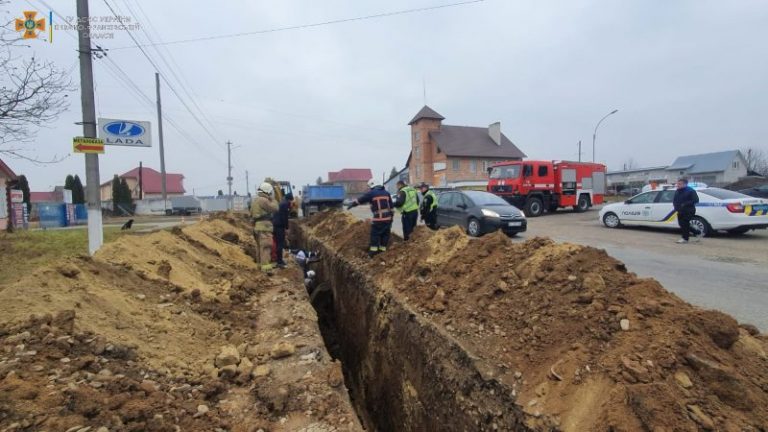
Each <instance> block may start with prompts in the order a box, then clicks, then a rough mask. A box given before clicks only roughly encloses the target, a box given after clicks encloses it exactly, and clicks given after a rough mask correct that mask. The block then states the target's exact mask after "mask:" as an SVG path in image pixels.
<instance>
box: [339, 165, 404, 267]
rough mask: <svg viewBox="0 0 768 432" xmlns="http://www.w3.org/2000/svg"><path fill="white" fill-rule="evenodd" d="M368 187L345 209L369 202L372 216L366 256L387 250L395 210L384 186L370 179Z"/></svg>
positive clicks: (372, 255)
mask: <svg viewBox="0 0 768 432" xmlns="http://www.w3.org/2000/svg"><path fill="white" fill-rule="evenodd" d="M368 187H369V188H370V190H369V191H368V192H367V193H365V194H364V195H363V196H361V197H360V198H358V199H356V200H354V201H352V204H350V205H348V206H347V210H349V209H351V208H352V207H356V206H358V205H360V204H370V206H371V213H372V214H373V218H372V219H371V241H370V243H369V246H368V256H370V257H374V256H375V255H377V254H380V253H382V252H386V251H387V246H388V245H389V236H390V233H391V231H392V218H393V216H394V211H395V210H394V206H393V205H392V197H391V196H390V195H389V192H387V191H386V189H384V186H382V185H377V184H376V182H375V181H374V180H373V179H371V180H369V181H368Z"/></svg>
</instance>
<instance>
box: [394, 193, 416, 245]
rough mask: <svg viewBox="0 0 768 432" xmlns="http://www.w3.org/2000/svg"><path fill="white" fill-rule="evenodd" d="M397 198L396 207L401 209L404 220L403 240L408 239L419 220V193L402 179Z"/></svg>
mask: <svg viewBox="0 0 768 432" xmlns="http://www.w3.org/2000/svg"><path fill="white" fill-rule="evenodd" d="M397 189H398V192H397V200H396V201H395V208H396V209H397V210H398V211H400V214H401V216H400V217H401V220H402V222H403V240H405V241H408V239H410V238H411V233H412V232H413V230H414V229H415V228H416V223H417V222H418V221H419V194H418V192H416V189H414V188H413V187H411V186H408V185H407V184H405V182H404V181H402V180H400V181H398V182H397Z"/></svg>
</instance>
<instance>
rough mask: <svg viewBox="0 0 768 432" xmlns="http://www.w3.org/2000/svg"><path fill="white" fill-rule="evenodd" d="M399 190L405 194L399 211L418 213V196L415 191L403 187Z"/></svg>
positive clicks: (408, 187)
mask: <svg viewBox="0 0 768 432" xmlns="http://www.w3.org/2000/svg"><path fill="white" fill-rule="evenodd" d="M400 190H401V191H402V192H403V193H405V203H404V204H403V206H402V207H400V211H402V212H403V213H410V212H414V211H419V194H418V193H417V192H416V189H414V188H412V187H410V186H405V187H403V188H402V189H400Z"/></svg>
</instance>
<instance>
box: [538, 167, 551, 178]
mask: <svg viewBox="0 0 768 432" xmlns="http://www.w3.org/2000/svg"><path fill="white" fill-rule="evenodd" d="M548 172H549V171H548V170H547V166H546V165H541V166H539V177H546V176H547V173H548Z"/></svg>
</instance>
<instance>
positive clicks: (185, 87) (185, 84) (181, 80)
mask: <svg viewBox="0 0 768 432" xmlns="http://www.w3.org/2000/svg"><path fill="white" fill-rule="evenodd" d="M124 2H125V6H126V7H127V8H128V11H129V12H130V13H131V14H132V15H133V16H138V14H137V13H136V12H135V11H134V9H133V8H132V7H131V3H130V0H124ZM134 3H135V4H136V6H137V7H138V10H139V11H140V12H141V14H142V19H143V20H144V21H146V23H147V26H148V27H149V30H151V31H152V32H154V34H155V36H156V38H157V40H159V41H160V42H162V38H161V37H160V33H159V32H158V31H157V29H156V28H155V26H154V25H153V24H152V21H151V20H150V19H149V15H147V13H146V12H144V8H142V7H141V4H140V3H139V2H138V1H136V0H135V1H134ZM140 29H141V32H142V33H144V36H145V38H146V39H147V40H148V41H149V42H150V43H153V44H154V43H155V41H154V40H153V38H152V35H151V34H150V32H149V31H147V29H146V28H145V26H141V27H140ZM153 48H154V50H155V52H156V53H157V55H158V56H159V57H160V60H161V61H162V62H163V63H164V64H165V66H166V68H167V70H169V71H170V73H171V74H172V75H173V77H174V78H175V80H176V82H177V83H178V84H179V86H180V87H181V90H182V91H183V92H184V94H186V95H187V97H188V98H189V100H191V101H192V105H194V107H195V108H197V112H198V113H200V115H201V116H202V118H203V120H205V121H206V122H207V123H208V126H210V127H211V129H213V130H214V132H218V135H219V136H221V135H222V134H221V131H220V130H218V128H217V127H216V126H215V125H214V124H213V122H211V120H210V118H208V115H207V114H206V112H205V111H203V109H202V108H200V105H199V104H198V103H197V100H196V99H195V97H194V95H193V94H192V92H190V91H189V87H190V85H189V81H188V80H187V79H186V77H185V76H184V73H183V71H182V68H181V67H179V65H178V63H176V60H175V59H174V57H173V54H172V53H171V52H170V50H168V49H167V48H166V47H164V46H153ZM161 49H162V50H164V51H165V53H166V54H165V55H163V53H162V52H161V51H160V50H161ZM166 58H168V59H170V63H169V62H168V60H166ZM171 63H173V65H174V66H172V65H171ZM177 70H178V74H177V73H176V71H177Z"/></svg>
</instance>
